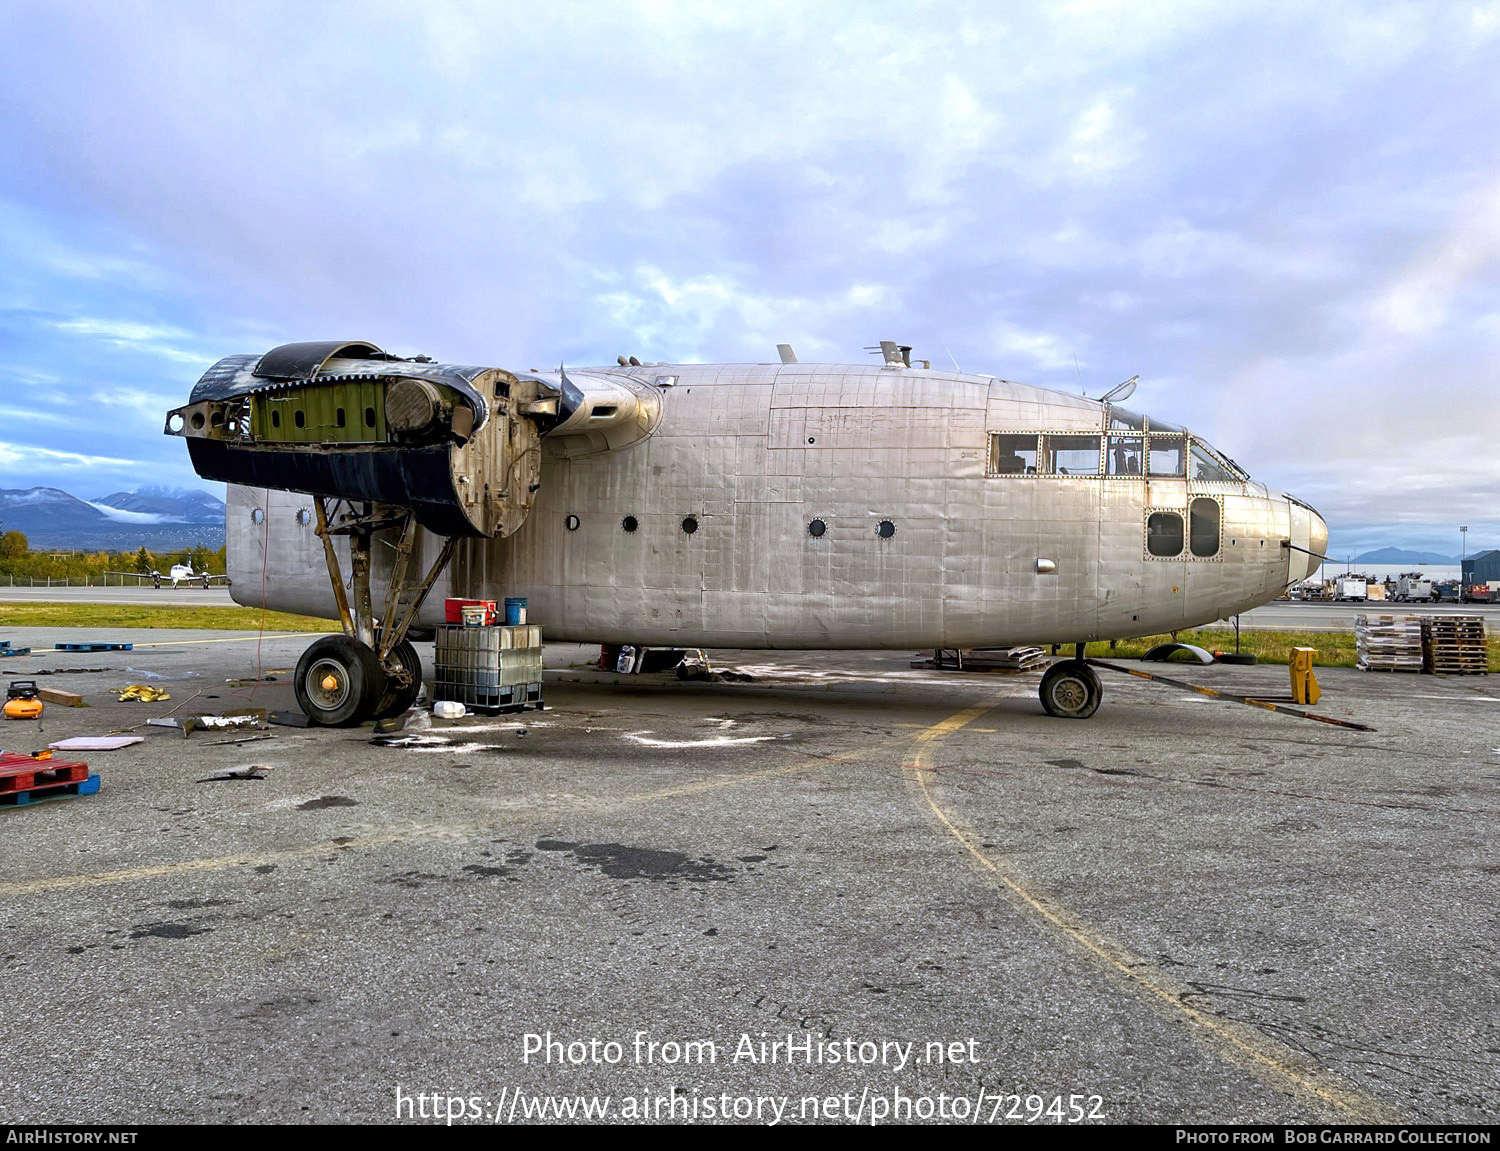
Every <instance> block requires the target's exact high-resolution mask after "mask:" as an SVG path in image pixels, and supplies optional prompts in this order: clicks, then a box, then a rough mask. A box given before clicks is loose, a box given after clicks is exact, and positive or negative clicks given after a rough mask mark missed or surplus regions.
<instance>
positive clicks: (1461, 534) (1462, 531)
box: [1458, 524, 1469, 603]
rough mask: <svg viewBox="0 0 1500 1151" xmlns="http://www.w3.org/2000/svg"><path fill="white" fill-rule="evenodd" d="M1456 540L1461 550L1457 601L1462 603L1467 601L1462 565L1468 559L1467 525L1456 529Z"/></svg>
mask: <svg viewBox="0 0 1500 1151" xmlns="http://www.w3.org/2000/svg"><path fill="white" fill-rule="evenodd" d="M1458 538H1459V540H1460V541H1461V544H1460V546H1461V548H1462V550H1461V551H1460V552H1459V555H1458V601H1459V603H1463V602H1465V601H1466V600H1467V599H1468V595H1469V585H1468V584H1466V583H1464V563H1465V562H1466V561H1467V560H1468V558H1469V528H1468V525H1467V524H1466V525H1464V526H1463V527H1461V528H1459V529H1458Z"/></svg>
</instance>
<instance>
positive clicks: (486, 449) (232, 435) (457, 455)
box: [165, 342, 559, 537]
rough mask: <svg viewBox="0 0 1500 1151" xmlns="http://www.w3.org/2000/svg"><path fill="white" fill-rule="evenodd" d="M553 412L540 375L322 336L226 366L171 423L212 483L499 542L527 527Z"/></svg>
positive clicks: (213, 371) (206, 379) (206, 378)
mask: <svg viewBox="0 0 1500 1151" xmlns="http://www.w3.org/2000/svg"><path fill="white" fill-rule="evenodd" d="M558 419H559V412H558V399H557V398H556V397H555V395H553V394H551V393H550V389H549V388H548V386H547V384H546V383H545V382H544V381H541V380H538V379H536V378H535V377H522V376H518V375H516V374H514V373H512V372H508V371H506V370H504V369H503V368H481V367H466V366H459V365H453V364H434V363H432V362H431V361H429V360H427V359H426V358H418V359H414V360H403V359H398V358H397V357H395V356H391V355H388V354H387V353H385V352H382V351H381V350H380V349H379V348H377V347H376V346H375V345H373V344H367V343H350V342H327V343H307V344H287V345H284V346H283V347H279V348H275V349H273V350H272V351H270V352H267V353H266V354H265V355H264V356H260V357H256V356H230V357H228V358H227V359H223V360H220V361H219V362H218V363H217V364H215V365H214V366H213V367H212V368H210V369H209V370H208V371H207V372H206V373H204V375H203V378H202V379H200V380H199V381H198V383H197V386H195V387H194V388H193V392H192V396H191V398H190V401H189V403H188V404H187V406H185V407H182V408H178V409H176V410H175V411H172V412H170V413H168V416H167V425H166V429H165V430H166V432H167V434H168V435H176V436H182V437H184V438H185V439H186V440H187V441H188V452H189V454H190V456H191V458H192V461H193V468H194V470H195V471H197V473H198V474H199V475H200V476H202V477H203V478H204V479H211V480H221V481H223V482H225V483H231V484H246V485H250V486H254V487H262V488H274V489H278V490H281V491H294V492H306V493H308V494H310V495H315V496H323V497H326V498H330V499H345V500H358V501H369V502H372V503H380V504H389V505H393V506H397V507H409V508H411V509H412V511H413V514H414V515H415V516H416V518H417V522H418V523H420V524H421V525H422V526H423V527H425V528H427V529H428V530H429V531H432V532H435V533H436V534H438V535H444V536H490V537H493V536H508V535H510V534H511V533H512V532H514V531H515V530H516V529H517V528H519V527H520V526H521V524H522V523H523V522H525V519H526V515H527V513H528V512H529V511H530V510H531V503H532V497H533V494H534V493H535V491H536V489H537V486H538V482H539V476H540V470H541V444H540V437H541V432H542V430H543V429H544V428H545V427H546V426H549V425H550V424H552V423H555V422H557V421H558Z"/></svg>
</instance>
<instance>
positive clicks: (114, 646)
mask: <svg viewBox="0 0 1500 1151" xmlns="http://www.w3.org/2000/svg"><path fill="white" fill-rule="evenodd" d="M52 650H53V651H134V650H135V644H133V643H55V644H53V645H52Z"/></svg>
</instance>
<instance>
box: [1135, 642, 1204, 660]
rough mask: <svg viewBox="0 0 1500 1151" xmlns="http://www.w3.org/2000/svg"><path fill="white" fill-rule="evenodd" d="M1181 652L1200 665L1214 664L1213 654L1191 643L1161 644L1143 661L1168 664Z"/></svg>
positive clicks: (1147, 654)
mask: <svg viewBox="0 0 1500 1151" xmlns="http://www.w3.org/2000/svg"><path fill="white" fill-rule="evenodd" d="M1180 651H1185V652H1187V653H1188V655H1190V656H1192V657H1193V659H1195V660H1197V661H1198V662H1199V663H1213V662H1214V655H1213V652H1211V651H1208V650H1207V649H1205V648H1201V647H1198V646H1197V645H1196V644H1191V643H1159V644H1157V645H1156V646H1155V647H1153V648H1151V649H1150V650H1148V651H1147V652H1146V654H1145V655H1143V656H1141V659H1142V661H1143V662H1145V663H1166V662H1167V661H1168V660H1169V659H1171V658H1172V657H1173V656H1174V655H1176V654H1177V653H1178V652H1180Z"/></svg>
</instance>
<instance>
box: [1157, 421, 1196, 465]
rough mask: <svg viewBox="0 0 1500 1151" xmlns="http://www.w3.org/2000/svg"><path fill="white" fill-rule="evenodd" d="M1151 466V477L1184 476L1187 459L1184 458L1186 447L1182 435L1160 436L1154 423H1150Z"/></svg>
mask: <svg viewBox="0 0 1500 1151" xmlns="http://www.w3.org/2000/svg"><path fill="white" fill-rule="evenodd" d="M1150 442H1151V465H1150V473H1149V474H1151V475H1153V476H1185V475H1187V459H1186V457H1185V456H1184V454H1183V453H1184V448H1185V447H1186V444H1185V441H1184V440H1183V438H1182V435H1181V434H1180V433H1179V434H1175V435H1174V434H1168V435H1162V434H1161V433H1159V432H1158V431H1157V430H1156V421H1155V420H1153V421H1152V422H1151V441H1150Z"/></svg>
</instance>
